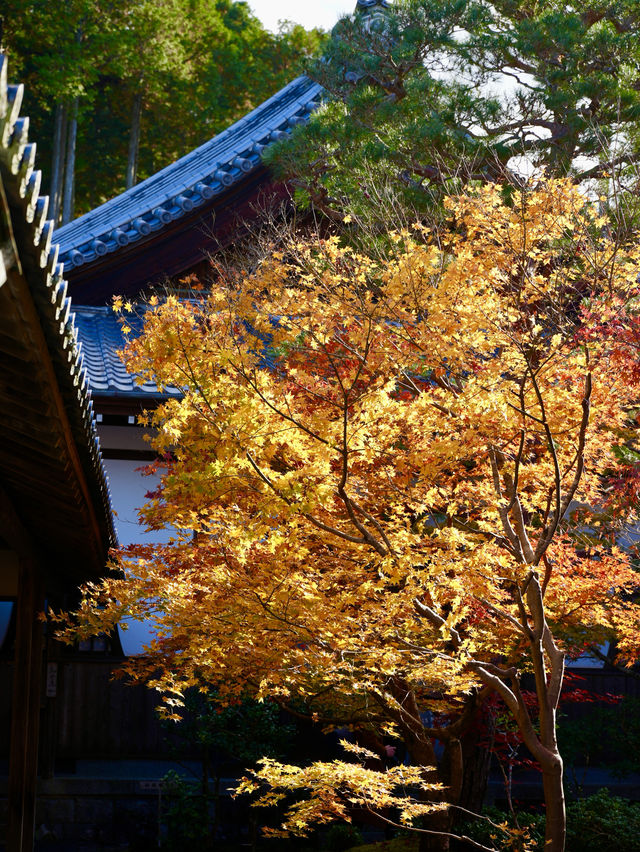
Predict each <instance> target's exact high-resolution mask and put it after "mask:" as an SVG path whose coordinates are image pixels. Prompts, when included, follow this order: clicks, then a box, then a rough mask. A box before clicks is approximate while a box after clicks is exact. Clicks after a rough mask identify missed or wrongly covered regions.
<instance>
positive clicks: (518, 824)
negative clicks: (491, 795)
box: [457, 807, 570, 852]
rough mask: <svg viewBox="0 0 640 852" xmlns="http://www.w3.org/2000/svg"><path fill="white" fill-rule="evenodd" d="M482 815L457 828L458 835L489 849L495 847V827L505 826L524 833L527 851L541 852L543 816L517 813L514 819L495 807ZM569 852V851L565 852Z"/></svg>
mask: <svg viewBox="0 0 640 852" xmlns="http://www.w3.org/2000/svg"><path fill="white" fill-rule="evenodd" d="M482 815H483V816H484V817H485V818H486V819H475V820H473V821H470V822H466V823H464V824H463V825H461V826H458V827H457V831H459V833H460V834H462V835H465V836H466V837H470V838H471V839H472V840H475V841H476V842H477V843H482V844H484V845H485V846H488V847H489V848H493V847H495V844H496V836H498V835H499V832H498V831H497V830H496V825H503V824H505V823H506V824H507V825H508V826H509V827H510V828H511V829H514V828H515V829H520V830H522V831H524V832H525V835H524V836H525V838H527V839H528V840H529V842H530V846H529V849H539V850H542V847H543V845H544V828H545V818H544V815H543V814H539V813H535V812H534V811H518V812H517V814H516V815H515V817H514V816H513V815H512V814H506V813H505V812H504V811H501V810H500V809H499V808H496V807H489V808H485V810H484V811H483V813H482ZM509 848H510V849H515V850H517V849H518V846H517V845H516V846H515V847H513V846H510V847H509ZM567 852H570V850H567Z"/></svg>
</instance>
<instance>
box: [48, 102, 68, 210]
mask: <svg viewBox="0 0 640 852" xmlns="http://www.w3.org/2000/svg"><path fill="white" fill-rule="evenodd" d="M66 130H67V109H66V107H65V105H64V104H62V103H59V104H56V114H55V124H54V131H53V151H52V154H51V186H50V189H49V200H50V207H49V213H50V215H51V218H52V219H53V224H54V226H57V224H58V219H59V218H60V197H61V188H62V177H63V174H64V154H65V150H64V149H65V144H64V143H65V138H66Z"/></svg>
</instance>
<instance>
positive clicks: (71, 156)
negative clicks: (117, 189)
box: [62, 98, 78, 225]
mask: <svg viewBox="0 0 640 852" xmlns="http://www.w3.org/2000/svg"><path fill="white" fill-rule="evenodd" d="M77 135H78V98H74V99H73V104H72V105H71V116H70V118H69V132H68V138H67V162H66V165H65V173H64V194H63V197H62V224H63V225H66V224H67V222H70V221H71V219H72V218H73V184H74V178H75V165H76V138H77Z"/></svg>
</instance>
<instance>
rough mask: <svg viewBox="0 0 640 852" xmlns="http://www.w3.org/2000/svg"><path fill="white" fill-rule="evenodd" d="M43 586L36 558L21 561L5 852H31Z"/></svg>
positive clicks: (36, 760) (35, 779)
mask: <svg viewBox="0 0 640 852" xmlns="http://www.w3.org/2000/svg"><path fill="white" fill-rule="evenodd" d="M43 608H44V584H43V580H42V576H41V573H40V571H39V566H38V564H37V563H36V562H35V560H33V559H30V558H27V557H22V558H21V560H20V581H19V586H18V601H17V621H16V645H15V656H14V673H13V697H12V702H11V747H10V753H9V815H8V816H9V820H8V830H7V852H32V849H33V840H34V827H35V813H36V782H37V775H38V732H39V723H40V693H41V688H42V633H43V627H42V623H41V622H40V619H39V614H40V612H41V611H42V609H43Z"/></svg>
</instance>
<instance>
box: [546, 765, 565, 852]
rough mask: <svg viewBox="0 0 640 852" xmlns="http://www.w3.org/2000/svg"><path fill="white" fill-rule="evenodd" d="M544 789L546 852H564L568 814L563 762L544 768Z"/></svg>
mask: <svg viewBox="0 0 640 852" xmlns="http://www.w3.org/2000/svg"><path fill="white" fill-rule="evenodd" d="M542 788H543V790H544V803H545V810H546V818H545V834H544V852H564V845H565V840H566V813H565V805H564V787H563V783H562V760H561V758H560V755H558V758H557V763H555V762H554V764H552V765H550V766H549V767H548V768H547V767H544V766H543V767H542Z"/></svg>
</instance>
